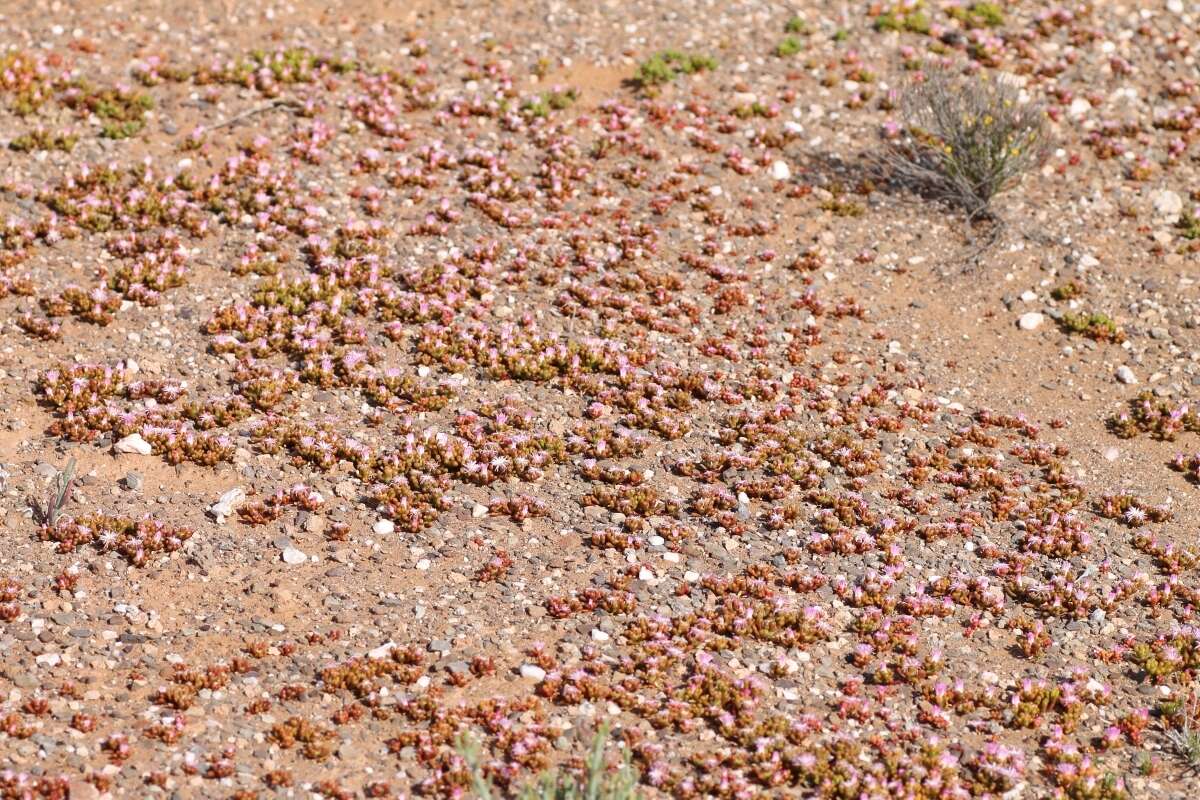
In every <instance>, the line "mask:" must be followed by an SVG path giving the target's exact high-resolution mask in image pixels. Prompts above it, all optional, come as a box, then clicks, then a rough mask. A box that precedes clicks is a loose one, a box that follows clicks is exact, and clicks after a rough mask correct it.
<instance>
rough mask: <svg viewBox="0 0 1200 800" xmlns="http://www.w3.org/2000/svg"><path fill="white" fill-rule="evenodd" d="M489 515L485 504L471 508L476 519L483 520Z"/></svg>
mask: <svg viewBox="0 0 1200 800" xmlns="http://www.w3.org/2000/svg"><path fill="white" fill-rule="evenodd" d="M487 513H488V509H487V506H485V505H484V504H483V503H476V504H475V505H473V506H471V516H472V517H473V518H475V519H482V518H483V517H486V516H487Z"/></svg>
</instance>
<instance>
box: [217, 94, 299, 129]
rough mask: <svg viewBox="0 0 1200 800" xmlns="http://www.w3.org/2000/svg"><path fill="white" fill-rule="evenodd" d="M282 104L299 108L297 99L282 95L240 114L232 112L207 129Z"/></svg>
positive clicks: (236, 120) (242, 118)
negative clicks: (230, 115)
mask: <svg viewBox="0 0 1200 800" xmlns="http://www.w3.org/2000/svg"><path fill="white" fill-rule="evenodd" d="M283 106H289V107H291V108H300V103H299V101H296V100H289V99H287V98H282V97H280V98H276V99H274V100H272V101H271V102H269V103H263V104H262V105H261V106H255V107H254V108H251V109H248V110H246V111H243V112H242V113H240V114H234V115H233V116H232V117H230V118H229V119H227V120H224V121H222V122H218V123H217V124H216V125H212V126H209V128H208V129H209V130H210V131H215V130H217V129H218V128H225V127H228V126H229V125H233V124H234V123H237V122H241V121H242V120H244V119H247V118H248V117H253V116H254V115H255V114H261V113H263V112H264V111H270V110H271V109H273V108H281V107H283Z"/></svg>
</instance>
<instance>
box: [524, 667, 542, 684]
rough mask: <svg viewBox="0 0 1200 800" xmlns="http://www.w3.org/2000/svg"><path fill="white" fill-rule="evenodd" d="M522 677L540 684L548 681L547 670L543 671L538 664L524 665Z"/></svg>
mask: <svg viewBox="0 0 1200 800" xmlns="http://www.w3.org/2000/svg"><path fill="white" fill-rule="evenodd" d="M521 677H522V678H528V679H529V680H531V681H538V682H539V683H540V682H541V681H544V680H546V670H544V669H542V668H541V667H539V666H538V665H537V664H522V665H521Z"/></svg>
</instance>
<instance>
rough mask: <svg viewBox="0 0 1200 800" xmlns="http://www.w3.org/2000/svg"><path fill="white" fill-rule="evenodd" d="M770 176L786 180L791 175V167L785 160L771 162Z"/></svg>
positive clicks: (778, 179)
mask: <svg viewBox="0 0 1200 800" xmlns="http://www.w3.org/2000/svg"><path fill="white" fill-rule="evenodd" d="M771 177H772V178H774V179H775V180H777V181H786V180H787V179H788V178H790V177H792V168H791V167H789V166H788V165H787V162H786V161H776V162H774V163H773V164H771Z"/></svg>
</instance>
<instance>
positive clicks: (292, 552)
mask: <svg viewBox="0 0 1200 800" xmlns="http://www.w3.org/2000/svg"><path fill="white" fill-rule="evenodd" d="M283 560H284V562H285V563H287V564H292V565H296V564H303V563H304V562H305V561H307V560H308V556H307V555H306V554H305V553H304V551H303V550H300V549H299V548H296V547H285V548H284V550H283Z"/></svg>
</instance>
